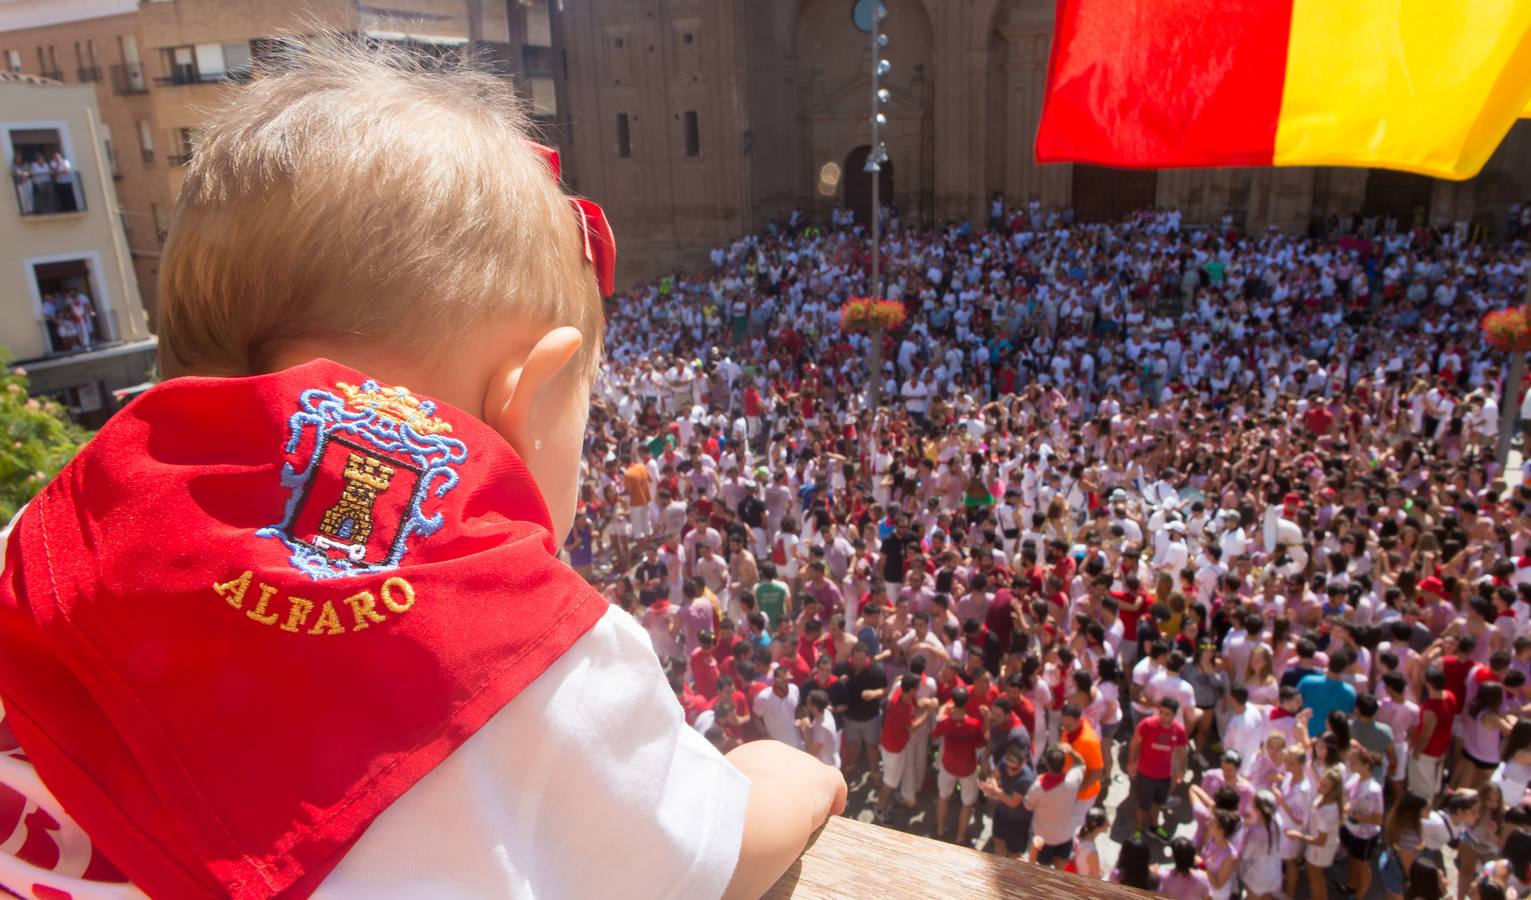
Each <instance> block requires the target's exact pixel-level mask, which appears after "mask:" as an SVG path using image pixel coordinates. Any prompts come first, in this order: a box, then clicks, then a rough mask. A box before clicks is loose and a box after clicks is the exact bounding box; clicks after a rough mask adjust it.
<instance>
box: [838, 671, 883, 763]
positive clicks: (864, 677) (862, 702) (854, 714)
mask: <svg viewBox="0 0 1531 900" xmlns="http://www.w3.org/2000/svg"><path fill="white" fill-rule="evenodd" d="M835 674H836V675H838V676H839V677H840V680H839V681H837V682H835V687H836V688H837V689H838V690H837V691H836V696H835V706H834V711H835V715H836V716H838V717H839V718H840V721H841V723H842V724H841V728H840V730H841V733H842V734H844V735H845V754H844V757H843V768H844V769H845V771H846V772H851V771H854V770H855V768H856V757H857V756H859V755H860V753H861V748H862V746H863V745H865V746H866V760H867V768H868V770H871V771H876V769H877V745H878V741H880V740H881V739H882V699H883V697H884V696H885V695H886V694H887V693H888V675H887V673H886V672H884V671H883V668H882V666H881V665H879V664H877V663H874V662H872V653H871V648H869V647H868V646H867V645H866V644H864V643H862V642H861V641H857V642H856V645H855V646H854V647H852V648H851V658H850V659H849V660H848V661H846V662H843V663H840V664H839V665H838V666H836V667H835Z"/></svg>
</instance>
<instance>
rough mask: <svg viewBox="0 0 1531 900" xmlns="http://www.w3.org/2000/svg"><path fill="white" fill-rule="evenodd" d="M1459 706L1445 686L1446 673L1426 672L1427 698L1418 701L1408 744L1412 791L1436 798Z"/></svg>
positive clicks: (1433, 669) (1438, 671) (1433, 670)
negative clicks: (1409, 744) (1412, 731)
mask: <svg viewBox="0 0 1531 900" xmlns="http://www.w3.org/2000/svg"><path fill="white" fill-rule="evenodd" d="M1459 709H1460V707H1459V705H1458V702H1457V695H1456V694H1454V693H1452V692H1451V691H1449V690H1447V689H1446V673H1445V672H1444V671H1442V670H1441V669H1438V668H1433V667H1432V668H1430V669H1428V670H1426V672H1425V699H1424V700H1422V701H1420V704H1419V728H1417V729H1416V730H1415V732H1414V738H1413V740H1412V741H1411V746H1410V747H1409V792H1410V793H1414V794H1418V795H1419V796H1421V797H1434V796H1435V795H1436V792H1437V791H1439V790H1440V788H1441V768H1442V759H1443V757H1444V756H1445V755H1446V750H1447V749H1448V748H1450V746H1451V724H1452V722H1453V721H1454V720H1455V719H1456V716H1457V712H1458V710H1459Z"/></svg>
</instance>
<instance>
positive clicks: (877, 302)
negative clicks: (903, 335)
mask: <svg viewBox="0 0 1531 900" xmlns="http://www.w3.org/2000/svg"><path fill="white" fill-rule="evenodd" d="M904 315H905V313H904V304H902V303H900V302H899V301H897V300H882V299H879V298H877V297H852V298H850V299H849V300H846V301H845V304H844V305H843V306H841V307H840V330H841V331H847V332H853V333H856V334H869V333H871V332H873V331H875V330H877V329H881V330H883V331H897V330H898V329H900V328H902V327H903V326H904Z"/></svg>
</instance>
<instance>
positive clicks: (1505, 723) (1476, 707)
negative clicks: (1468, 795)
mask: <svg viewBox="0 0 1531 900" xmlns="http://www.w3.org/2000/svg"><path fill="white" fill-rule="evenodd" d="M1503 706H1504V687H1503V686H1502V685H1500V684H1499V683H1497V682H1493V681H1486V682H1484V683H1483V685H1482V686H1481V687H1479V688H1478V693H1477V695H1476V696H1474V697H1473V702H1471V703H1469V704H1468V705H1467V709H1466V711H1465V712H1464V715H1463V722H1462V764H1461V765H1459V766H1457V771H1456V774H1455V775H1454V776H1453V777H1452V779H1451V786H1452V787H1453V788H1476V787H1477V786H1478V785H1480V784H1482V783H1483V782H1485V781H1487V780H1488V779H1489V776H1490V775H1492V774H1493V772H1494V770H1495V769H1497V768H1499V764H1500V762H1502V761H1503V758H1504V754H1503V752H1502V750H1501V746H1502V744H1503V742H1504V736H1505V735H1506V734H1509V733H1510V731H1511V730H1512V729H1513V728H1514V727H1515V719H1513V718H1511V717H1509V716H1506V715H1504V714H1503V713H1502V712H1500V709H1501V708H1502V707H1503Z"/></svg>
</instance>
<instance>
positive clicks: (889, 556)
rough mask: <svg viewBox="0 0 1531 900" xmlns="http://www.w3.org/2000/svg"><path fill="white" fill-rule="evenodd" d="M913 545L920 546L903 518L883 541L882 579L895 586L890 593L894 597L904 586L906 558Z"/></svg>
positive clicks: (889, 590)
mask: <svg viewBox="0 0 1531 900" xmlns="http://www.w3.org/2000/svg"><path fill="white" fill-rule="evenodd" d="M911 544H915V545H916V546H918V544H917V542H916V541H915V539H914V536H913V535H912V534H910V533H909V526H908V525H907V524H906V523H905V522H904V520H903V519H902V518H900V519H899V520H898V521H897V522H896V523H895V524H894V526H893V533H892V534H890V535H888V536H887V537H885V538H883V539H882V578H883V580H884V581H886V582H888V583H889V584H891V585H893V587H891V588H889V589H888V593H889V594H892V595H894V596H897V594H898V589H899V588H900V587H902V586H903V584H904V557H905V556H906V555H907V554H908V552H909V546H910V545H911Z"/></svg>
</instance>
